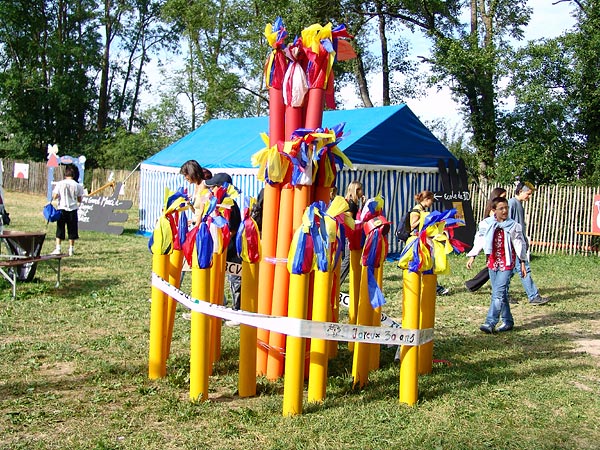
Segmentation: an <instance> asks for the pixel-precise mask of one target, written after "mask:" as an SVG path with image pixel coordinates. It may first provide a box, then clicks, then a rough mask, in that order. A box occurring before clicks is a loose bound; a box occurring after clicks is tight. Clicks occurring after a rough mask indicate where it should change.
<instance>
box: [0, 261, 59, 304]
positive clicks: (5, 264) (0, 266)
mask: <svg viewBox="0 0 600 450" xmlns="http://www.w3.org/2000/svg"><path fill="white" fill-rule="evenodd" d="M66 256H68V255H67V254H66V253H61V254H59V255H40V256H34V257H31V256H22V257H19V256H17V255H15V256H12V257H11V259H5V260H0V274H2V276H3V277H4V278H5V279H6V280H8V282H9V283H10V284H11V286H12V296H13V298H16V296H17V271H16V270H13V271H12V276H11V275H10V274H9V273H8V271H6V270H4V269H5V268H7V269H8V268H9V267H19V266H23V265H25V264H29V263H39V262H44V261H56V263H57V264H56V267H52V270H54V272H56V285H55V287H58V286H59V285H60V261H61V260H62V259H63V258H64V257H66Z"/></svg>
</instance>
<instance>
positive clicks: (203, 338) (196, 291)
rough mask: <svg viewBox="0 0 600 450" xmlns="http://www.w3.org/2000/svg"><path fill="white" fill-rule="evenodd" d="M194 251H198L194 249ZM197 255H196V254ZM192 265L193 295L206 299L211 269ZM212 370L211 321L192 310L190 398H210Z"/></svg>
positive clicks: (208, 293) (199, 298)
mask: <svg viewBox="0 0 600 450" xmlns="http://www.w3.org/2000/svg"><path fill="white" fill-rule="evenodd" d="M194 253H196V252H195V251H194ZM194 256H195V255H194ZM194 266H197V263H194V264H193V265H192V297H194V298H196V299H198V300H201V301H206V299H208V298H209V296H210V269H200V268H198V267H194ZM209 370H210V322H209V318H208V316H206V315H205V314H201V313H198V312H194V311H192V323H191V330H190V399H191V400H207V399H208V376H209Z"/></svg>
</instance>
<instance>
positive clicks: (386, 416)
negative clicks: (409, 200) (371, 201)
mask: <svg viewBox="0 0 600 450" xmlns="http://www.w3.org/2000/svg"><path fill="white" fill-rule="evenodd" d="M5 196H6V203H7V209H8V210H9V212H10V214H11V219H12V223H11V225H10V227H9V229H17V230H43V229H46V223H45V221H44V219H43V217H42V215H41V211H42V207H43V205H44V204H45V199H44V198H43V197H40V196H33V195H27V194H21V193H10V192H8V193H6V195H5ZM136 230H137V211H136V210H132V211H130V220H129V221H128V222H127V226H126V230H125V233H124V234H123V235H121V236H112V235H106V234H101V233H95V232H82V233H81V240H80V241H78V243H77V245H76V248H75V250H76V255H75V256H74V257H72V258H66V259H64V260H63V267H62V283H61V286H60V287H59V288H58V289H56V288H55V287H54V281H55V279H56V278H55V274H54V272H53V271H52V270H51V267H50V266H49V265H48V264H40V265H39V266H38V270H37V274H36V278H35V279H34V281H33V282H30V283H20V284H18V286H17V299H16V300H13V299H12V298H11V292H10V286H9V284H8V283H7V282H6V281H4V280H2V281H0V358H1V362H0V411H1V412H0V448H3V449H4V448H6V449H63V448H68V449H78V448H80V449H121V448H124V449H125V448H126V449H204V448H205V449H248V448H256V449H273V450H274V449H291V448H292V449H307V450H312V449H327V450H329V449H333V448H337V449H385V448H389V449H399V448H407V449H410V448H424V449H465V448H475V449H479V448H495V449H511V448H514V449H555V448H561V449H562V448H566V449H582V448H590V449H591V448H598V447H599V446H600V444H599V442H600V420H598V417H599V416H600V309H599V306H598V305H599V301H600V260H599V259H598V258H596V257H588V256H585V255H577V256H563V255H558V256H537V257H535V256H534V258H533V260H532V264H531V265H532V269H533V277H534V279H535V281H536V283H537V284H538V286H539V287H540V290H541V292H542V294H543V295H548V296H550V297H551V298H552V301H551V303H549V304H547V305H543V306H531V305H529V304H527V302H526V299H525V296H524V292H523V288H522V286H521V285H520V283H519V282H518V280H514V282H513V284H512V289H511V293H512V295H513V296H515V297H517V298H518V299H519V300H520V302H519V303H518V304H517V305H513V306H512V310H513V315H514V317H515V322H516V324H515V325H516V326H515V329H514V331H512V332H509V333H504V334H500V335H493V336H490V335H485V334H483V333H481V332H480V331H479V329H478V327H479V325H480V323H482V321H483V319H484V317H485V314H486V311H487V307H488V304H489V297H490V291H489V286H486V287H484V288H483V289H481V291H480V292H479V293H477V294H471V293H469V292H467V291H466V290H465V288H464V285H463V283H464V281H465V280H466V279H467V278H469V277H470V276H472V275H474V273H475V272H476V270H478V269H479V268H480V266H477V267H476V268H475V269H474V270H473V271H472V272H469V271H467V270H466V269H465V268H464V263H465V258H464V256H452V257H451V265H452V274H450V275H448V276H443V277H440V282H441V283H442V284H444V285H445V286H447V287H449V288H450V289H451V295H448V296H444V297H439V298H438V300H437V309H436V324H435V332H436V334H435V347H434V358H435V359H436V360H441V362H439V363H436V364H434V369H433V372H432V373H431V374H430V375H427V376H422V377H420V379H419V402H418V404H417V405H416V406H414V407H410V406H407V405H403V404H400V403H399V402H398V384H399V367H398V364H395V363H394V353H395V348H385V347H384V348H382V350H381V365H380V369H379V370H377V371H374V372H372V373H371V375H370V378H369V384H368V385H367V386H366V387H365V388H364V389H363V390H358V389H356V390H354V389H352V378H351V375H350V374H351V370H352V356H351V353H349V351H348V349H347V346H346V344H345V343H341V344H340V346H339V352H338V356H337V357H336V358H335V359H333V360H331V361H330V365H329V374H330V377H329V382H328V386H327V398H326V400H325V402H324V403H323V404H318V405H315V404H312V405H308V404H306V403H305V408H304V414H303V415H301V416H297V417H283V416H282V394H283V381H282V380H280V381H278V382H268V381H267V380H266V379H264V378H260V379H259V380H258V395H257V396H256V397H255V398H249V399H240V398H239V397H238V396H237V395H236V390H237V378H238V377H237V355H238V337H239V328H228V327H223V349H222V358H221V360H220V361H219V362H217V363H216V366H215V368H214V375H213V376H212V377H211V379H210V391H211V392H210V396H209V401H208V402H204V403H192V402H190V401H189V400H188V395H189V328H190V322H188V321H186V320H184V319H183V318H182V313H183V312H185V310H184V309H183V308H181V307H179V308H181V310H180V311H178V314H177V319H176V321H175V330H174V337H173V343H172V351H171V357H170V359H169V362H168V368H167V371H168V373H167V377H166V378H164V379H162V380H158V381H150V380H148V377H147V370H148V369H147V362H148V337H149V318H150V304H149V303H148V299H149V297H150V275H151V255H150V253H149V252H148V249H147V239H145V238H143V237H140V236H137V235H136ZM54 231H55V225H54V224H50V225H49V226H48V227H47V233H48V236H47V239H46V242H45V244H44V250H43V252H44V253H49V252H50V251H52V249H53V246H54V239H53V236H54ZM477 263H479V264H480V265H482V264H483V258H481V257H480V258H478V261H477ZM188 281H189V277H188ZM184 286H185V283H184ZM346 289H347V287H346ZM401 291H402V274H401V272H400V271H399V269H397V268H396V267H395V264H394V263H391V262H390V263H386V267H385V279H384V292H385V294H386V298H387V302H388V303H387V305H386V306H384V311H385V312H386V313H387V314H388V315H390V316H391V317H401V315H402V312H401V303H402V301H401V300H402V293H401ZM344 318H345V317H343V318H342V320H343V319H344Z"/></svg>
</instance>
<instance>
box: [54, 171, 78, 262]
mask: <svg viewBox="0 0 600 450" xmlns="http://www.w3.org/2000/svg"><path fill="white" fill-rule="evenodd" d="M77 174H78V171H77V168H76V167H75V166H74V165H72V164H68V165H66V166H65V178H64V180H62V181H59V182H58V183H56V186H54V189H53V190H52V200H58V206H57V208H56V209H58V210H59V211H60V218H59V219H58V221H57V222H56V248H55V249H54V251H53V252H52V253H51V254H52V255H60V254H61V253H62V250H61V243H62V241H63V240H64V239H65V238H66V237H67V236H66V235H65V227H66V229H67V233H68V237H69V256H73V254H74V252H75V251H74V246H75V241H76V240H77V239H79V226H78V217H77V209H78V207H79V203H81V199H82V197H83V186H82V185H81V184H79V183H78V182H77V181H75V177H76V175H77Z"/></svg>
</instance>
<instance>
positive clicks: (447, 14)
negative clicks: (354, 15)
mask: <svg viewBox="0 0 600 450" xmlns="http://www.w3.org/2000/svg"><path fill="white" fill-rule="evenodd" d="M526 3H527V2H526V0H470V2H469V6H468V11H469V13H470V14H469V19H470V20H469V23H467V24H464V23H462V22H461V15H462V13H463V5H464V3H463V2H461V1H458V0H449V1H444V2H440V1H439V0H408V1H403V2H397V1H394V0H392V1H389V2H387V3H386V5H385V7H384V8H383V11H384V13H385V14H386V15H387V16H389V17H391V18H395V19H397V20H400V21H401V22H402V23H404V24H405V25H406V26H407V27H409V28H410V29H414V28H415V27H416V28H419V29H421V30H422V31H424V32H425V33H426V35H427V36H428V37H429V38H430V39H431V41H432V43H433V48H432V55H431V57H430V58H423V61H425V62H427V63H429V64H430V66H431V69H432V72H433V77H432V78H431V80H430V82H431V83H432V84H438V83H446V84H448V85H449V86H450V90H451V92H452V94H453V95H454V97H455V99H456V101H458V102H459V103H460V104H461V105H462V107H463V111H464V113H465V116H466V119H467V122H468V124H469V128H470V131H471V133H472V142H473V145H474V147H475V148H476V155H477V160H478V163H479V166H480V172H481V174H482V175H483V176H484V177H491V176H493V168H494V158H495V156H496V150H497V140H498V126H497V120H498V111H497V108H498V96H497V93H498V80H499V78H500V76H501V75H502V74H503V60H504V52H505V51H506V48H507V47H508V43H507V39H508V38H516V39H520V38H521V37H522V28H523V27H524V26H525V25H526V24H527V23H528V20H529V15H530V9H529V8H528V7H527V6H526ZM363 13H364V14H373V13H370V12H369V11H368V10H366V9H365V10H364V11H363Z"/></svg>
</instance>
